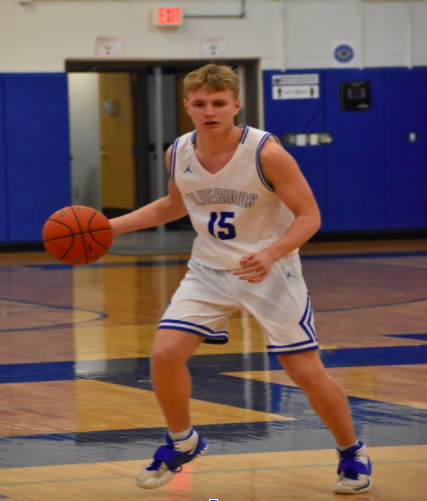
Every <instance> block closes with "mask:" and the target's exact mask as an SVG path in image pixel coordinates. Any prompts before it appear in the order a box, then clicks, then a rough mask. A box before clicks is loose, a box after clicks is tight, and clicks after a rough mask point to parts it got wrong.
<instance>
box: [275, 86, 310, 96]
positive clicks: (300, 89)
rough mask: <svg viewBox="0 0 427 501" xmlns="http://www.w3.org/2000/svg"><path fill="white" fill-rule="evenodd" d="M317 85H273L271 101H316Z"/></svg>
mask: <svg viewBox="0 0 427 501" xmlns="http://www.w3.org/2000/svg"><path fill="white" fill-rule="evenodd" d="M318 97H319V86H318V85H273V99H317V98H318Z"/></svg>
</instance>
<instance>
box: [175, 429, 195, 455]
mask: <svg viewBox="0 0 427 501" xmlns="http://www.w3.org/2000/svg"><path fill="white" fill-rule="evenodd" d="M169 435H170V437H171V438H172V440H173V441H174V449H175V450H177V451H180V452H189V451H191V450H193V449H194V448H195V447H196V445H197V442H198V440H199V434H198V433H197V431H195V430H193V428H189V429H188V430H185V432H184V431H183V432H180V433H174V434H173V435H174V436H172V434H171V433H169ZM177 435H179V436H178V437H177V438H175V437H176V436H177ZM180 436H181V437H180Z"/></svg>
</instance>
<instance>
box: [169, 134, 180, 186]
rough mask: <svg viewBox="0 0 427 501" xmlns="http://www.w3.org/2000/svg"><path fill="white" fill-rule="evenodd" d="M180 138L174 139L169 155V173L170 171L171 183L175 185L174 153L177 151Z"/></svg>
mask: <svg viewBox="0 0 427 501" xmlns="http://www.w3.org/2000/svg"><path fill="white" fill-rule="evenodd" d="M180 139H181V138H179V137H178V138H177V139H175V141H174V143H173V146H172V154H171V167H170V169H171V171H170V176H171V179H172V181H173V182H174V184H176V183H175V167H176V152H177V151H178V143H179V140H180Z"/></svg>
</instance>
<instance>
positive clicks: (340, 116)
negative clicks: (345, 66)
mask: <svg viewBox="0 0 427 501" xmlns="http://www.w3.org/2000/svg"><path fill="white" fill-rule="evenodd" d="M325 76H326V96H325V100H326V126H327V131H328V132H330V133H331V134H332V138H333V143H332V144H331V145H330V146H328V147H327V165H328V193H329V197H328V221H329V230H332V231H340V230H381V229H384V228H385V227H386V204H385V199H386V192H385V189H386V182H385V174H386V165H385V119H384V111H385V109H384V107H385V99H384V72H383V71H382V70H363V71H361V70H345V71H341V70H329V71H327V72H326V75H325ZM362 80H368V81H369V82H370V84H371V96H372V107H371V109H369V110H366V111H343V110H341V109H340V84H341V83H342V82H358V81H362Z"/></svg>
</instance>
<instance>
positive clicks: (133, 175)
mask: <svg viewBox="0 0 427 501" xmlns="http://www.w3.org/2000/svg"><path fill="white" fill-rule="evenodd" d="M208 62H209V61H207V60H192V61H164V60H163V61H156V60H114V59H111V60H105V59H102V60H78V59H68V60H67V61H66V63H65V66H66V71H67V73H69V74H70V76H71V75H72V74H76V73H80V74H87V75H89V74H91V75H94V74H97V76H98V85H99V87H98V89H99V101H98V108H99V110H98V113H99V130H100V133H99V135H100V140H99V153H98V155H99V173H100V174H99V176H98V183H99V182H100V183H101V187H102V188H101V190H100V188H99V186H92V187H91V186H85V187H84V189H79V187H76V186H74V181H73V195H74V194H76V193H80V194H81V193H93V192H95V191H99V190H100V192H101V201H100V206H101V207H97V208H100V209H102V211H103V212H104V214H105V215H106V216H107V217H110V218H111V217H117V216H120V215H123V214H126V213H128V212H131V211H132V210H135V209H137V208H139V207H142V206H144V205H146V204H147V203H150V202H152V201H154V200H156V199H157V198H160V196H165V194H166V193H167V182H168V176H167V173H166V171H164V169H165V166H164V165H163V164H164V160H163V158H164V154H165V152H166V150H167V148H168V147H169V146H170V145H171V144H172V143H173V141H174V140H175V138H176V137H179V136H181V135H183V134H185V133H186V132H189V131H191V130H193V125H192V122H191V120H190V118H189V117H188V115H187V114H186V112H185V110H184V108H183V106H182V104H181V103H182V99H183V86H182V80H183V78H184V76H185V75H186V74H187V73H188V72H190V71H193V70H195V69H197V68H199V67H201V66H203V65H204V64H207V63H208ZM221 63H224V64H228V65H229V66H232V67H233V68H234V69H236V71H238V73H239V76H240V79H241V94H242V97H243V103H244V104H243V108H242V111H241V113H240V114H239V117H238V119H239V124H241V125H245V124H247V125H251V126H253V127H259V110H258V102H259V100H258V94H259V93H258V82H259V71H260V70H259V61H258V60H257V59H236V60H225V61H221ZM159 74H160V82H161V108H162V109H161V122H162V144H161V145H160V146H159V144H157V143H158V141H157V138H156V124H157V122H158V120H159V116H157V115H158V109H157V110H156V107H155V103H156V84H155V81H156V82H157V83H158V82H159ZM156 75H157V76H156ZM156 79H157V80H156ZM70 93H71V90H70ZM247 103H255V104H253V105H249V106H248V105H247ZM71 107H72V103H71V101H70V108H71ZM72 113H73V110H72V109H71V110H70V114H71V115H72ZM156 113H157V115H156ZM80 121H81V124H80V125H79V124H77V125H76V124H74V130H79V134H78V135H79V137H76V136H77V134H74V135H73V127H72V133H71V145H72V149H74V147H76V144H74V143H75V142H76V141H81V140H82V139H81V137H82V136H84V135H85V134H84V131H83V130H82V128H83V129H84V128H85V126H86V124H85V123H84V118H83V117H82V118H81V119H80ZM159 152H160V155H161V157H162V158H161V160H160V162H158V158H157V157H158V155H159ZM92 156H93V155H92ZM160 164H162V167H161V168H162V169H163V171H164V172H162V173H161V174H162V179H160V180H159V178H158V176H159V165H160ZM84 169H85V166H84V165H83V163H82V162H81V161H79V162H75V159H73V162H72V172H73V175H72V178H73V180H74V179H86V181H87V182H89V181H88V180H90V182H92V183H96V182H97V176H91V177H90V178H85V177H84V176H82V174H81V173H80V175H78V172H77V171H81V170H84ZM73 203H78V204H81V205H90V204H88V203H86V201H85V199H84V198H82V197H80V198H79V197H73ZM190 228H191V223H190V221H189V218H188V216H187V217H185V218H183V219H182V220H178V221H174V222H172V223H169V224H168V225H167V227H166V230H185V229H190Z"/></svg>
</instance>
